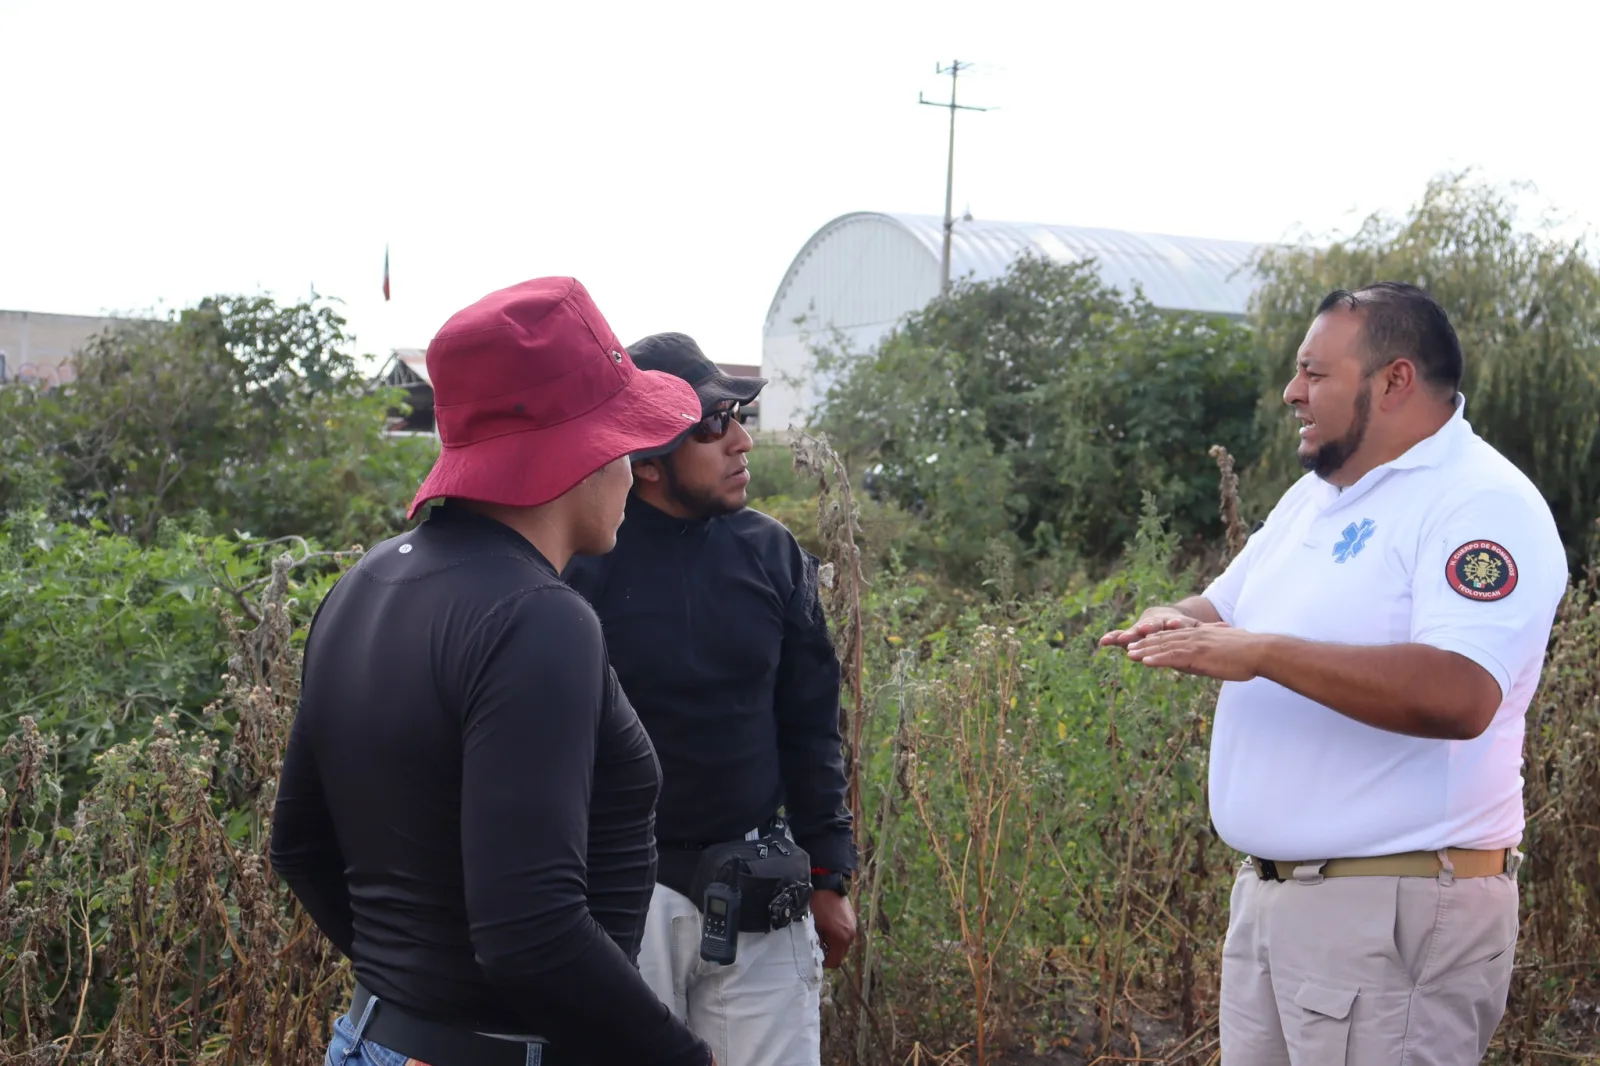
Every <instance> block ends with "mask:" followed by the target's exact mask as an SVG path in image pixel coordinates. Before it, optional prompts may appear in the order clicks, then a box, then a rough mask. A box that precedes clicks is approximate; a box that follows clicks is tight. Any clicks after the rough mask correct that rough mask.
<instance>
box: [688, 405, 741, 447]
mask: <svg viewBox="0 0 1600 1066" xmlns="http://www.w3.org/2000/svg"><path fill="white" fill-rule="evenodd" d="M734 422H738V423H740V424H741V425H742V424H743V423H744V412H743V411H741V410H740V409H739V405H738V404H734V405H733V406H732V407H728V408H725V409H723V410H721V411H712V412H711V413H710V414H708V415H706V416H705V417H704V418H702V419H701V420H700V421H699V422H698V423H696V425H695V427H694V429H693V430H692V431H690V433H689V436H690V437H692V438H694V439H695V440H696V441H699V442H700V443H701V444H710V443H712V442H713V441H719V440H721V439H722V438H723V437H726V436H727V435H728V427H729V426H731V425H732V424H733V423H734Z"/></svg>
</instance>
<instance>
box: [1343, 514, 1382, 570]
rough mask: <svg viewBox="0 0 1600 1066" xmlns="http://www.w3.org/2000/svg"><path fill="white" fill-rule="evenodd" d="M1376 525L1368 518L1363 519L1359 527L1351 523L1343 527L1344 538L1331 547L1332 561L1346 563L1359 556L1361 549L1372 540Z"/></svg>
mask: <svg viewBox="0 0 1600 1066" xmlns="http://www.w3.org/2000/svg"><path fill="white" fill-rule="evenodd" d="M1377 528H1378V524H1377V523H1376V522H1374V521H1373V520H1372V519H1370V518H1363V519H1362V520H1361V523H1360V525H1357V524H1356V523H1354V522H1351V523H1350V524H1349V525H1347V526H1345V527H1344V536H1342V537H1340V538H1339V542H1338V543H1337V544H1335V545H1334V546H1333V560H1334V562H1337V563H1343V562H1348V561H1349V560H1350V559H1352V558H1354V557H1355V556H1357V555H1360V554H1361V549H1362V548H1365V547H1366V546H1367V541H1369V540H1371V539H1372V532H1373V530H1375V529H1377Z"/></svg>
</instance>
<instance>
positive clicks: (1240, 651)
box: [1128, 622, 1266, 681]
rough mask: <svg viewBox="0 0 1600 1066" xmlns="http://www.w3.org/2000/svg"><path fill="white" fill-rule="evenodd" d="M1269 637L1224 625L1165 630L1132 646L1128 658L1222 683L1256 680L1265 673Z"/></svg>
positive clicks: (1207, 623)
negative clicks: (1261, 673) (1263, 661)
mask: <svg viewBox="0 0 1600 1066" xmlns="http://www.w3.org/2000/svg"><path fill="white" fill-rule="evenodd" d="M1265 647H1266V638H1264V637H1263V636H1262V635H1261V634H1259V633H1251V632H1248V631H1246V630H1243V629H1234V628H1233V627H1232V626H1230V625H1227V624H1226V623H1224V622H1204V623H1196V624H1195V625H1192V626H1188V627H1185V628H1181V629H1170V630H1162V631H1160V632H1155V633H1151V634H1149V635H1147V636H1145V637H1142V638H1140V639H1138V640H1136V641H1135V642H1133V643H1132V644H1130V645H1128V658H1130V659H1132V660H1134V661H1135V662H1141V663H1143V664H1144V665H1146V666H1152V667H1156V666H1164V667H1166V668H1168V669H1171V670H1177V671H1178V672H1179V673H1184V674H1194V675H1196V676H1198V677H1214V678H1216V679H1218V680H1219V681H1253V680H1254V679H1255V678H1256V677H1258V676H1259V675H1260V672H1261V657H1262V654H1263V651H1264V649H1265Z"/></svg>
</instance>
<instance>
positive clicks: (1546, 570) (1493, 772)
mask: <svg viewBox="0 0 1600 1066" xmlns="http://www.w3.org/2000/svg"><path fill="white" fill-rule="evenodd" d="M1566 587H1567V563H1566V555H1565V552H1564V551H1563V549H1562V545H1561V539H1560V537H1559V536H1558V535H1557V533H1556V527H1555V522H1554V520H1553V519H1552V518H1551V515H1550V508H1549V505H1548V504H1546V503H1545V501H1544V499H1543V497H1541V496H1540V495H1539V491H1538V489H1536V488H1535V487H1534V486H1533V483H1532V482H1531V481H1529V480H1528V478H1527V477H1526V476H1524V475H1523V473H1522V472H1521V471H1520V470H1518V469H1517V468H1516V467H1515V466H1514V465H1512V463H1511V462H1510V461H1509V460H1507V459H1506V458H1505V457H1504V456H1502V455H1501V454H1500V453H1499V452H1497V451H1495V450H1494V449H1493V448H1492V447H1490V446H1489V445H1488V444H1487V443H1485V442H1484V440H1483V439H1482V438H1481V437H1479V436H1478V435H1477V434H1476V433H1474V432H1473V430H1472V427H1471V426H1470V425H1469V424H1468V423H1467V421H1466V418H1465V400H1464V398H1463V397H1461V396H1459V395H1458V396H1457V397H1456V411H1455V414H1454V416H1453V417H1452V418H1451V419H1450V421H1449V422H1447V423H1446V424H1445V425H1444V427H1443V428H1441V429H1440V430H1439V432H1437V433H1435V434H1434V435H1433V436H1431V437H1429V438H1428V439H1426V440H1424V441H1422V442H1420V443H1419V444H1417V445H1416V446H1415V447H1414V448H1412V449H1411V450H1410V451H1408V452H1406V453H1405V454H1404V455H1402V456H1401V457H1400V458H1398V459H1396V460H1394V461H1393V462H1391V463H1387V464H1385V465H1383V466H1380V467H1378V468H1377V469H1375V470H1373V471H1371V472H1370V473H1368V474H1367V475H1366V476H1365V477H1363V478H1362V479H1361V480H1360V481H1359V482H1357V483H1356V484H1354V485H1352V486H1350V487H1349V488H1347V489H1345V490H1343V491H1342V492H1341V491H1340V490H1339V489H1338V488H1337V487H1335V486H1333V485H1330V484H1328V483H1327V482H1325V481H1323V480H1322V479H1321V478H1319V477H1317V476H1316V475H1314V474H1308V475H1306V476H1305V477H1304V478H1302V479H1301V480H1300V481H1299V482H1297V483H1296V484H1295V486H1294V487H1293V488H1291V489H1290V490H1289V491H1288V492H1287V493H1285V494H1284V497H1283V499H1281V500H1280V501H1278V505H1277V506H1276V507H1275V508H1273V510H1272V513H1271V515H1269V516H1268V518H1267V521H1266V523H1265V525H1263V526H1262V527H1261V528H1260V529H1259V530H1258V531H1257V532H1256V533H1255V534H1254V535H1253V536H1252V537H1251V538H1250V539H1249V541H1248V542H1247V543H1246V545H1245V548H1244V550H1243V551H1241V552H1240V553H1239V555H1238V557H1237V558H1236V559H1234V561H1233V563H1232V564H1231V565H1230V566H1229V567H1228V569H1227V571H1226V572H1224V573H1223V574H1222V576H1220V577H1219V578H1217V580H1216V581H1214V582H1213V583H1212V584H1211V585H1210V587H1208V588H1207V589H1206V591H1205V597H1206V599H1208V600H1209V601H1210V602H1211V604H1212V605H1213V606H1214V607H1215V608H1216V610H1217V613H1218V614H1219V615H1221V616H1222V619H1223V621H1225V622H1227V623H1228V624H1229V625H1231V626H1234V627H1236V628H1239V629H1246V630H1250V631H1252V632H1258V633H1279V634H1284V635H1288V636H1293V637H1299V638H1302V639H1305V640H1311V641H1324V642H1328V643H1333V644H1405V643H1420V644H1428V645H1432V646H1433V647H1436V648H1442V649H1444V650H1446V651H1451V652H1456V653H1457V654H1460V655H1463V656H1465V657H1466V658H1468V659H1470V660H1472V661H1473V662H1475V663H1477V664H1478V665H1479V666H1481V667H1483V668H1484V669H1485V670H1487V671H1488V672H1489V673H1490V674H1491V675H1493V677H1494V679H1495V681H1497V682H1498V683H1499V685H1500V692H1501V696H1502V698H1501V703H1500V708H1499V710H1498V711H1496V712H1495V716H1494V720H1493V722H1492V723H1491V724H1490V726H1489V728H1488V729H1487V730H1486V731H1485V732H1484V733H1483V735H1482V736H1480V737H1478V738H1476V739H1475V740H1466V741H1451V740H1430V739H1425V738H1421V737H1407V736H1402V735H1400V734H1398V733H1390V732H1387V731H1384V730H1380V729H1375V728H1373V727H1372V726H1368V725H1363V724H1362V723H1360V722H1357V721H1355V720H1354V719H1352V718H1347V717H1345V716H1344V715H1342V714H1339V713H1337V712H1335V711H1332V710H1329V709H1328V708H1327V707H1324V706H1323V705H1321V704H1319V703H1315V702H1313V701H1311V700H1309V699H1306V698H1305V697H1303V696H1300V695H1298V694H1296V693H1294V692H1291V691H1290V690H1289V689H1286V688H1284V687H1282V686H1281V685H1278V684H1275V683H1274V682H1271V681H1267V680H1265V679H1262V678H1257V679H1256V680H1254V681H1249V682H1245V683H1232V682H1230V683H1225V684H1224V685H1223V686H1222V694H1221V697H1220V699H1219V700H1218V702H1217V715H1216V723H1215V726H1214V730H1213V734H1212V741H1211V769H1210V798H1211V815H1212V819H1213V821H1214V823H1215V824H1216V827H1217V832H1218V833H1219V834H1220V835H1221V837H1222V839H1223V840H1224V841H1225V842H1226V843H1227V844H1228V845H1229V846H1230V847H1233V848H1236V849H1238V850H1240V851H1242V852H1245V853H1247V854H1251V855H1258V856H1261V857H1263V858H1269V859H1311V858H1319V859H1320V858H1351V857H1359V856H1366V855H1387V854H1393V853H1395V852H1402V851H1416V850H1435V849H1438V848H1441V847H1458V848H1498V847H1510V846H1513V845H1515V844H1517V843H1519V842H1520V841H1521V839H1522V829H1523V809H1522V738H1523V716H1524V712H1525V711H1526V710H1527V708H1528V703H1529V701H1530V699H1531V698H1532V696H1533V693H1534V689H1535V688H1536V687H1537V685H1538V683H1539V671H1540V669H1541V668H1542V667H1543V665H1544V655H1545V646H1546V644H1547V643H1548V641H1549V636H1550V627H1551V623H1552V621H1553V619H1554V616H1555V612H1556V609H1557V608H1558V606H1559V605H1560V602H1561V598H1562V596H1563V595H1564V594H1565V591H1566ZM1307 653H1308V654H1315V652H1314V650H1308V652H1307Z"/></svg>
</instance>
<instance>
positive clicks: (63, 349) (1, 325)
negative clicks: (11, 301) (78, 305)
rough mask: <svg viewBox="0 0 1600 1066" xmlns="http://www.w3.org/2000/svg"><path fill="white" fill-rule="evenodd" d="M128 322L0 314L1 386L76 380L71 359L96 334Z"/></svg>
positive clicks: (15, 313)
mask: <svg viewBox="0 0 1600 1066" xmlns="http://www.w3.org/2000/svg"><path fill="white" fill-rule="evenodd" d="M125 321H127V320H126V319H122V318H104V317H96V316H92V315H51V314H45V313H42V312H39V311H0V384H10V383H14V382H27V383H31V384H35V385H43V386H45V387H47V388H48V387H53V386H56V385H66V384H69V383H71V382H72V381H73V380H74V378H75V376H76V375H75V373H74V371H73V365H72V361H73V356H75V355H77V353H78V351H79V350H80V349H82V347H83V346H84V344H85V343H86V342H87V341H88V340H89V338H91V337H93V336H94V335H95V334H97V333H101V332H104V331H105V330H107V329H110V328H111V327H113V326H115V325H117V324H119V323H122V322H125Z"/></svg>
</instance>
